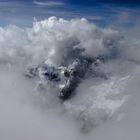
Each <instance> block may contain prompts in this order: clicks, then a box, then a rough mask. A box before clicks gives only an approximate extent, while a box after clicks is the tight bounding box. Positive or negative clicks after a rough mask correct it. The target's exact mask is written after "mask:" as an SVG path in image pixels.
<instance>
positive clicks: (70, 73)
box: [25, 55, 107, 100]
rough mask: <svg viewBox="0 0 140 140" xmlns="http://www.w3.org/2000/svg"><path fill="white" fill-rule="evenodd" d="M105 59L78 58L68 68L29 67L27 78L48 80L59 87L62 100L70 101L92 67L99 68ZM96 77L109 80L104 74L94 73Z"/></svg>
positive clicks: (45, 65) (59, 95)
mask: <svg viewBox="0 0 140 140" xmlns="http://www.w3.org/2000/svg"><path fill="white" fill-rule="evenodd" d="M104 61H105V59H104V58H103V57H98V58H90V57H86V56H82V55H81V56H80V55H79V56H78V58H74V59H73V61H72V63H71V64H68V66H66V65H65V66H63V65H62V66H60V67H53V66H49V65H47V64H46V63H43V64H41V65H38V66H34V67H28V68H27V71H26V74H25V75H26V76H27V77H29V78H34V77H39V78H40V80H42V79H43V80H46V81H50V82H52V83H54V85H56V84H57V85H61V87H60V86H59V90H60V92H59V94H58V97H59V98H60V99H62V100H66V99H69V98H70V97H71V96H72V95H73V94H74V93H75V90H76V88H77V87H78V85H79V84H80V82H81V80H82V79H84V78H85V75H86V73H87V72H88V71H89V70H90V67H91V65H93V64H94V66H95V67H98V65H99V64H100V63H104ZM93 75H94V77H101V78H104V79H107V76H106V75H105V74H104V73H100V72H99V73H98V72H96V73H95V72H93Z"/></svg>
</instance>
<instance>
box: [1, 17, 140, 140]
mask: <svg viewBox="0 0 140 140" xmlns="http://www.w3.org/2000/svg"><path fill="white" fill-rule="evenodd" d="M139 46H140V45H139V42H131V43H130V41H129V40H127V39H125V38H124V37H123V36H122V35H121V34H120V33H119V32H118V31H116V30H112V29H109V28H104V29H103V28H99V27H97V26H96V25H95V24H93V23H90V22H88V21H87V20H86V19H84V18H82V19H71V20H65V19H61V18H60V19H58V18H56V17H50V18H48V19H45V20H43V21H34V23H33V26H32V27H30V28H23V27H17V26H15V25H9V26H6V27H0V68H1V69H0V77H1V78H0V85H1V88H0V104H1V106H0V112H1V114H2V117H1V118H0V124H1V125H0V130H1V131H0V136H1V140H5V139H6V140H8V139H9V138H10V139H11V140H16V139H23V140H25V139H26V140H34V139H42V140H43V139H53V140H56V139H58V140H59V139H61V140H63V139H65V138H66V137H67V138H68V139H70V140H81V139H84V138H85V137H86V139H89V140H91V139H95V140H98V139H102V138H104V137H105V138H106V139H107V136H108V135H109V134H110V133H109V132H110V131H111V132H112V133H114V135H115V136H116V137H117V132H116V133H115V130H118V128H120V127H121V126H120V125H119V126H118V122H119V121H120V122H121V121H122V122H123V123H124V126H122V128H126V126H129V127H130V126H131V123H133V121H134V117H133V115H135V114H140V112H139V111H138V110H139V109H138V106H139V100H138V99H139V98H140V97H139V94H138V91H139V90H140V89H139V85H138V83H139V80H140V78H139V75H140V74H139V66H138V63H139V62H140V57H139V51H140V47H139ZM76 48H80V49H84V50H85V52H84V53H85V55H88V56H90V57H97V56H101V55H103V56H106V57H107V58H108V61H107V62H106V63H103V64H101V65H100V66H99V67H98V69H97V70H100V71H103V72H105V73H107V74H108V76H109V79H108V80H104V79H101V78H93V77H92V76H90V77H89V78H88V79H85V80H83V81H82V83H81V84H80V85H79V87H78V88H77V90H76V92H77V94H76V95H75V96H74V98H72V99H70V100H68V101H66V102H64V103H61V102H60V101H59V100H58V99H57V97H56V96H55V95H56V91H55V88H51V87H50V88H49V87H47V89H46V90H42V91H38V90H36V83H37V82H38V80H37V79H33V80H29V79H26V78H25V77H24V72H25V69H26V67H27V66H28V65H38V64H41V63H42V62H44V61H47V62H49V63H50V64H51V65H54V66H60V65H61V64H62V62H63V61H64V59H67V56H68V55H67V54H69V52H71V50H75V49H76ZM135 62H138V63H135ZM93 69H94V66H93ZM131 99H132V100H131ZM131 101H134V102H135V101H136V107H137V110H134V111H132V110H129V108H132V109H133V107H134V106H133V105H131ZM127 110H128V114H129V115H130V117H128V118H127V117H125V116H127V115H128V114H127ZM125 118H126V119H125ZM106 121H107V122H108V123H107V124H105V126H109V128H108V127H107V128H108V129H106V128H104V122H106ZM112 121H113V122H112ZM127 121H129V122H127ZM131 121H132V122H131ZM136 121H138V122H139V119H138V118H137V117H136ZM112 123H115V124H116V125H115V126H116V127H117V128H114V125H112ZM96 126H98V127H96ZM102 126H103V127H102ZM81 128H83V129H84V130H88V129H90V128H94V129H93V130H92V129H91V130H92V133H90V134H88V135H83V134H82V133H81V132H80V129H81ZM111 128H113V130H112V129H111ZM137 128H139V126H137ZM98 129H99V131H98ZM133 129H135V128H134V126H133V127H132V128H130V129H129V130H128V131H127V130H126V131H125V133H126V134H127V133H128V134H132V135H134V134H135V133H134V131H135V130H133ZM109 130H110V131H109ZM121 130H122V131H123V129H121ZM96 131H97V134H96V135H92V134H95V132H96ZM129 131H131V133H129ZM105 132H106V133H105ZM123 132H124V131H123ZM106 134H108V135H107V136H106ZM136 134H137V135H138V134H139V133H136ZM120 140H121V138H120ZM128 140H129V138H128Z"/></svg>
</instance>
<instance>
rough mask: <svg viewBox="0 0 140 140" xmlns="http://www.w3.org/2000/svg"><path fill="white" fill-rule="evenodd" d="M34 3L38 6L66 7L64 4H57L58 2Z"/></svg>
mask: <svg viewBox="0 0 140 140" xmlns="http://www.w3.org/2000/svg"><path fill="white" fill-rule="evenodd" d="M33 3H34V4H36V5H39V6H62V5H64V3H63V2H56V1H46V2H40V1H34V2H33Z"/></svg>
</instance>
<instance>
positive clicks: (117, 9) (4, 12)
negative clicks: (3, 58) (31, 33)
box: [0, 0, 140, 27]
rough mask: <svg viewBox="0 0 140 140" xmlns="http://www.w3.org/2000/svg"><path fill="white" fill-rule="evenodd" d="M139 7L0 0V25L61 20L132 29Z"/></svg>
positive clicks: (110, 1) (127, 1) (95, 1)
mask: <svg viewBox="0 0 140 140" xmlns="http://www.w3.org/2000/svg"><path fill="white" fill-rule="evenodd" d="M139 7H140V0H51V1H50V0H0V25H1V26H5V25H8V24H16V25H19V26H31V25H32V21H33V18H34V17H36V19H37V20H42V19H44V18H48V17H50V16H57V17H61V18H66V19H70V18H81V17H85V18H87V19H88V20H90V21H92V22H95V23H96V24H98V25H99V26H110V24H113V25H115V26H116V24H118V25H120V26H128V27H131V26H134V24H136V23H137V22H136V21H139V19H140V18H139V15H140V8H139ZM122 19H123V20H122ZM135 22H136V23H135Z"/></svg>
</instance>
